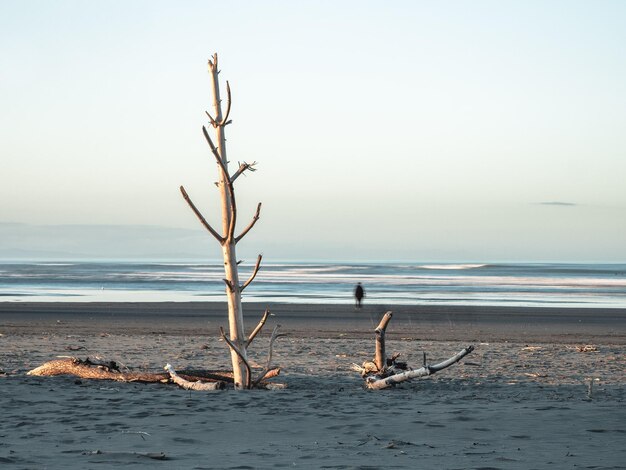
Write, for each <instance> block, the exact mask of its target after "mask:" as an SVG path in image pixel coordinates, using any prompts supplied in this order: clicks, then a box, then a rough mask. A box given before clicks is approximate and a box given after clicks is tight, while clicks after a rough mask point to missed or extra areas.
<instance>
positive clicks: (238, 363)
mask: <svg viewBox="0 0 626 470" xmlns="http://www.w3.org/2000/svg"><path fill="white" fill-rule="evenodd" d="M209 74H210V76H211V87H212V90H213V114H211V113H209V112H208V111H207V112H206V114H207V116H208V118H209V124H210V125H211V127H212V128H213V130H214V133H215V142H214V141H213V139H212V138H211V136H210V134H209V131H208V130H207V128H206V126H203V127H202V133H203V135H204V138H205V139H206V141H207V144H208V145H209V148H210V150H211V154H212V155H213V157H214V158H215V161H216V163H217V168H218V175H219V180H218V182H217V186H218V188H219V191H220V197H221V202H222V231H221V233H218V231H217V230H216V229H214V228H213V227H212V226H211V225H210V224H209V223H208V222H207V220H206V219H205V218H204V216H203V215H202V214H201V212H200V211H199V210H198V208H197V207H196V205H195V204H194V203H193V202H192V200H191V198H190V197H189V195H188V194H187V192H186V191H185V188H184V187H183V186H181V187H180V191H181V193H182V195H183V198H184V199H185V201H187V204H189V207H190V208H191V210H192V211H193V212H194V214H195V215H196V216H197V217H198V219H199V220H200V223H201V224H202V225H203V226H204V227H205V228H206V229H207V230H208V232H209V233H210V234H211V235H212V236H213V237H214V238H215V239H216V240H217V241H218V243H219V244H220V245H221V247H222V255H223V258H224V274H225V277H224V283H225V284H226V297H227V300H228V329H229V334H228V337H227V336H226V335H225V334H224V332H223V331H222V337H223V338H224V340H225V342H226V343H227V344H228V346H229V348H230V354H231V362H232V366H233V377H234V381H235V388H250V387H251V386H252V385H253V381H252V379H251V371H250V366H249V364H248V352H247V348H248V346H249V345H250V343H251V342H252V339H253V338H254V336H256V335H257V333H258V332H259V330H260V329H261V328H262V327H263V325H264V324H265V321H266V320H267V316H268V312H266V313H265V314H264V315H263V318H262V319H261V321H260V322H259V324H258V326H257V328H255V329H254V330H253V333H252V334H251V335H250V337H249V338H246V336H245V330H244V316H243V308H242V304H241V293H242V292H243V290H244V289H245V288H246V287H248V285H250V283H251V282H252V281H253V280H254V278H255V277H256V275H257V273H258V271H259V269H260V267H261V260H262V258H263V257H262V255H259V256H258V258H257V261H256V264H255V266H254V269H253V270H252V274H251V275H250V277H249V278H248V279H247V280H246V281H245V282H243V283H242V282H240V280H239V272H238V262H237V250H236V247H237V243H239V242H240V241H241V239H242V238H243V237H245V236H246V235H247V234H248V232H250V230H251V229H252V228H253V227H254V225H255V224H256V222H257V221H258V220H259V217H260V212H261V203H259V204H258V205H257V208H256V212H255V214H254V216H253V217H252V220H251V221H250V222H249V224H248V225H247V226H246V227H245V228H244V229H243V230H242V231H241V233H239V234H238V235H237V234H236V233H235V230H236V225H237V202H236V200H235V188H234V183H235V180H236V179H237V178H238V177H239V176H241V175H242V174H244V173H245V172H246V171H255V165H256V162H252V163H246V162H243V163H240V164H239V167H238V168H237V170H236V171H235V172H234V173H233V174H231V173H230V172H229V168H228V163H229V162H228V158H227V153H226V135H225V133H224V130H225V127H226V126H227V125H229V124H230V123H231V122H232V121H231V120H230V119H229V117H230V110H231V104H232V99H231V98H232V97H231V91H230V84H229V83H228V82H226V112H225V113H222V99H221V95H220V84H219V69H218V60H217V54H214V55H213V57H212V59H211V60H209Z"/></svg>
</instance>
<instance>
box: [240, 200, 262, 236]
mask: <svg viewBox="0 0 626 470" xmlns="http://www.w3.org/2000/svg"><path fill="white" fill-rule="evenodd" d="M260 214H261V203H260V202H259V203H258V204H257V206H256V213H255V214H254V217H253V218H252V221H251V222H250V224H249V225H248V226H247V227H246V228H245V229H244V231H243V232H241V233H240V234H239V236H238V237H236V238H235V243H239V240H241V239H242V238H243V237H245V236H246V234H247V233H248V232H249V231H250V230H252V227H254V224H256V222H257V220H259V218H260Z"/></svg>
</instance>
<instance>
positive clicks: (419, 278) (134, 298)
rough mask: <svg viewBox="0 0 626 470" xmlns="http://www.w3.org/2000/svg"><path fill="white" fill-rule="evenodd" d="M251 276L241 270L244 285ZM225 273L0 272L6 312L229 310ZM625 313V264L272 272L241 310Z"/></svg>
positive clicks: (0, 266) (314, 266) (76, 267)
mask: <svg viewBox="0 0 626 470" xmlns="http://www.w3.org/2000/svg"><path fill="white" fill-rule="evenodd" d="M251 269H252V267H251V266H243V265H242V266H241V268H240V277H241V280H242V281H243V280H245V279H247V277H248V276H249V275H250V272H251ZM223 277H224V274H223V268H222V266H221V264H217V263H216V264H194V263H158V262H68V263H0V301H2V302H25V301H37V302H54V301H64V302H68V301H69V302H92V301H103V302H121V301H128V302H147V301H148V302H149V301H174V302H176V301H224V300H225V294H224V283H223V281H222V278H223ZM357 282H361V283H362V284H363V286H364V287H365V291H366V298H365V301H366V302H367V303H376V304H390V305H393V304H410V305H500V306H540V307H613V308H626V264H430V263H427V264H419V263H416V264H409V263H406V264H404V263H402V264H393V263H380V264H331V263H275V264H272V263H267V264H263V265H262V268H261V271H260V272H259V274H258V275H257V277H256V279H255V281H254V282H253V283H252V284H250V285H249V286H248V288H247V289H246V290H245V292H244V301H260V302H267V303H271V302H294V303H338V304H348V303H352V302H353V297H352V293H353V290H354V286H355V284H356V283H357Z"/></svg>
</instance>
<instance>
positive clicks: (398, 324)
mask: <svg viewBox="0 0 626 470" xmlns="http://www.w3.org/2000/svg"><path fill="white" fill-rule="evenodd" d="M269 307H270V310H271V312H272V313H273V316H272V317H270V320H269V321H270V322H271V323H274V324H277V323H279V324H281V326H282V329H283V331H285V332H288V333H289V334H290V335H291V336H294V337H315V338H337V337H347V338H368V337H371V336H372V335H373V330H374V328H375V327H376V324H377V323H378V320H379V319H380V317H381V316H382V314H383V313H385V312H386V311H389V310H390V311H392V312H393V315H394V316H393V320H392V322H391V323H390V327H389V330H388V335H389V336H390V338H395V339H399V338H407V339H408V338H410V339H420V340H430V341H472V342H520V343H521V342H542V343H549V342H553V343H577V342H579V343H593V342H599V343H604V344H626V309H614V308H554V307H477V306H439V305H433V306H411V305H365V306H364V307H363V308H362V309H360V310H356V309H355V308H354V307H353V306H351V305H350V306H347V305H341V304H287V303H277V304H271V305H270V306H269ZM226 308H227V307H226V303H225V302H156V303H152V302H145V303H144V302H120V303H118V302H112V303H106V302H93V303H72V302H67V303H64V302H0V333H4V334H7V333H10V334H20V335H29V334H44V333H54V334H71V333H81V334H100V333H110V334H118V333H122V334H170V335H181V336H184V335H197V334H201V335H207V336H217V335H218V333H217V332H218V330H219V327H220V326H226V324H227V316H226ZM265 308H266V304H263V303H258V302H245V303H244V314H245V318H246V328H248V329H250V328H252V327H253V326H254V325H255V324H256V322H257V321H258V319H259V318H260V317H261V315H262V314H263V311H264V310H265Z"/></svg>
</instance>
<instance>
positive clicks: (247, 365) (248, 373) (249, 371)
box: [220, 326, 252, 388]
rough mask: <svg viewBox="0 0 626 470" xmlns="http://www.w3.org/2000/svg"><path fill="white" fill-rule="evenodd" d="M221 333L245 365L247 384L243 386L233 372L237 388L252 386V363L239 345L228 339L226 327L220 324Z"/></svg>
mask: <svg viewBox="0 0 626 470" xmlns="http://www.w3.org/2000/svg"><path fill="white" fill-rule="evenodd" d="M220 334H221V335H222V339H223V340H224V341H225V342H226V344H228V347H229V348H230V350H231V352H233V353H234V354H236V355H237V357H238V360H240V361H241V362H242V364H243V365H244V367H245V372H246V375H245V379H246V380H245V384H246V386H245V387H243V386H242V385H241V383H237V381H236V377H235V376H234V372H233V379H234V380H235V388H250V386H251V384H252V368H251V367H250V363H249V362H248V359H247V358H246V357H244V356H243V354H242V353H241V351H240V350H239V348H238V347H237V345H236V344H235V343H234V342H233V341H231V340H230V339H228V337H227V336H226V333H224V328H222V327H221V326H220Z"/></svg>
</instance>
